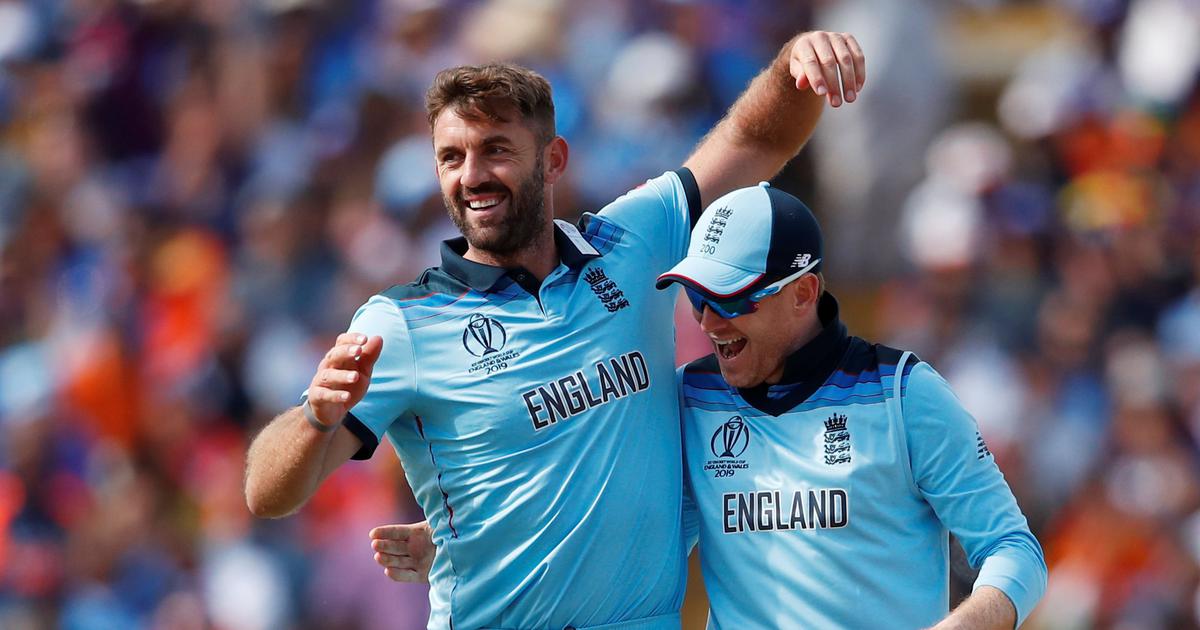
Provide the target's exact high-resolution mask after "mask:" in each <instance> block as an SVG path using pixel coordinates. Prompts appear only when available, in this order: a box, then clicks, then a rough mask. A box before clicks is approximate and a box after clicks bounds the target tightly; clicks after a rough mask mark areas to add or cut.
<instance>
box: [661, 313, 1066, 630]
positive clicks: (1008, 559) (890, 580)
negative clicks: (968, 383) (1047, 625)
mask: <svg viewBox="0 0 1200 630" xmlns="http://www.w3.org/2000/svg"><path fill="white" fill-rule="evenodd" d="M819 312H820V314H821V317H822V321H823V322H825V328H824V330H823V331H822V332H821V333H820V335H819V336H818V337H816V338H815V339H814V340H812V341H811V342H809V343H808V344H807V345H805V346H804V347H803V348H801V349H800V350H799V351H798V352H797V353H796V354H794V355H792V356H791V357H789V359H788V362H787V365H786V368H785V371H784V378H783V380H782V381H781V384H780V385H776V386H770V387H764V386H760V387H756V388H751V389H742V390H739V389H736V388H731V387H729V386H728V384H726V383H725V381H724V380H723V379H722V378H721V375H720V371H719V368H718V365H717V362H716V360H715V358H714V357H712V356H709V357H707V358H705V359H701V360H699V361H697V362H694V363H692V364H690V365H688V366H685V367H684V368H682V369H681V370H680V372H679V373H680V382H681V390H682V396H683V402H684V409H683V414H684V415H683V438H684V452H685V460H686V461H685V469H686V472H685V477H686V481H687V484H688V490H687V494H688V501H687V503H688V507H687V508H685V510H686V511H687V512H688V515H687V517H686V518H687V520H688V521H689V522H690V526H689V529H691V530H692V532H694V531H695V529H694V528H695V519H697V518H698V519H699V543H700V560H701V566H702V568H703V575H704V583H705V586H706V588H707V590H708V596H709V601H710V611H709V628H712V629H719V628H726V629H738V630H740V629H744V628H822V629H823V628H896V629H900V630H903V629H911V628H926V627H929V626H931V625H933V624H934V623H936V622H937V621H939V620H940V619H942V618H943V617H945V615H946V613H947V611H948V607H949V601H948V600H949V557H950V555H949V546H948V531H949V532H953V533H954V535H955V536H956V537H958V539H959V540H960V541H961V542H962V545H963V548H964V549H965V550H966V552H967V557H968V559H969V561H970V563H971V565H972V566H974V567H980V566H982V568H981V569H980V573H979V578H978V579H977V580H976V582H975V587H976V588H978V587H979V586H982V585H991V586H994V587H996V588H998V589H1000V590H1001V591H1003V592H1004V593H1005V594H1006V595H1007V596H1008V597H1009V599H1010V600H1012V602H1013V603H1014V605H1015V606H1016V609H1017V613H1018V617H1019V619H1020V620H1021V621H1023V620H1024V619H1025V617H1026V616H1027V615H1028V614H1029V612H1030V610H1032V609H1033V607H1034V605H1035V604H1036V603H1037V601H1038V599H1039V598H1040V597H1041V595H1042V592H1043V591H1044V590H1045V584H1046V565H1045V562H1044V560H1043V558H1042V550H1041V547H1040V546H1039V545H1038V542H1037V540H1036V539H1035V538H1034V537H1033V535H1032V534H1030V532H1029V527H1028V525H1027V523H1026V521H1025V517H1024V516H1023V515H1022V514H1021V511H1020V509H1019V508H1018V507H1017V503H1016V501H1015V499H1014V498H1013V496H1012V492H1011V491H1010V490H1009V488H1008V485H1007V484H1006V483H1005V481H1004V477H1003V475H1002V474H1001V473H1000V470H999V469H998V468H997V467H996V462H995V459H994V458H993V457H992V455H991V453H990V452H989V451H988V449H987V445H986V444H985V443H984V441H983V438H982V437H981V436H980V434H979V432H978V430H977V428H976V424H975V421H974V419H973V418H972V417H971V416H970V415H969V414H968V413H967V412H966V411H965V410H964V409H963V408H962V405H961V404H960V403H959V401H958V399H957V398H955V396H954V394H953V393H952V392H951V391H950V388H949V386H948V385H947V384H946V382H945V381H944V380H942V378H941V377H940V376H939V375H938V374H937V372H935V371H934V370H933V368H931V367H930V366H929V365H928V364H927V363H923V362H920V361H919V360H918V359H916V358H915V357H913V356H912V355H911V354H902V353H900V352H899V351H896V350H892V349H890V348H886V347H884V346H879V345H872V344H869V343H867V342H866V341H863V340H862V339H859V338H857V337H850V336H848V335H847V333H846V328H845V326H843V325H842V324H841V322H840V321H838V317H837V302H836V301H835V300H834V299H833V297H832V296H830V295H829V294H825V295H824V296H822V298H821V302H820V305H819ZM898 363H899V364H901V365H902V366H903V369H901V370H900V372H901V374H902V375H903V376H902V378H901V379H900V380H899V382H898V383H897V380H896V372H897V364H898ZM693 500H694V503H692V501H693ZM695 510H698V514H697V513H696V512H695Z"/></svg>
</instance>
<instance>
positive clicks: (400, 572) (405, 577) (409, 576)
mask: <svg viewBox="0 0 1200 630" xmlns="http://www.w3.org/2000/svg"><path fill="white" fill-rule="evenodd" d="M383 574H384V575H386V576H388V577H389V578H391V579H392V581H394V582H404V583H406V584H419V583H422V582H425V580H424V579H422V577H421V574H420V573H418V572H417V571H413V570H409V569H393V568H390V567H389V568H386V569H384V570H383Z"/></svg>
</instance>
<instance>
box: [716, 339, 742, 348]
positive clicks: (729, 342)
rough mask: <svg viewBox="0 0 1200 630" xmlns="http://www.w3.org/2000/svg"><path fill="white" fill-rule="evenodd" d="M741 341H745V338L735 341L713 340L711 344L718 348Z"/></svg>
mask: <svg viewBox="0 0 1200 630" xmlns="http://www.w3.org/2000/svg"><path fill="white" fill-rule="evenodd" d="M743 339H745V337H738V338H737V339H727V340H725V341H721V340H720V339H713V343H715V344H717V345H718V346H728V345H729V344H731V343H737V342H739V341H741V340H743Z"/></svg>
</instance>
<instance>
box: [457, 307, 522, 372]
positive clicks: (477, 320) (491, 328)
mask: <svg viewBox="0 0 1200 630" xmlns="http://www.w3.org/2000/svg"><path fill="white" fill-rule="evenodd" d="M462 343H463V348H466V350H467V352H469V353H471V355H472V356H475V357H479V360H478V361H476V362H474V363H472V364H471V368H470V370H469V371H470V372H471V373H475V372H483V373H484V374H493V373H495V372H499V371H500V370H503V369H504V368H507V367H508V362H509V361H511V360H512V359H515V358H517V357H518V356H520V353H518V352H517V351H516V350H508V351H504V344H506V343H508V332H506V331H505V330H504V326H503V325H502V324H501V323H500V322H499V321H497V320H496V319H495V318H493V317H488V316H487V315H480V314H479V313H474V314H472V315H471V317H470V318H469V319H467V327H466V329H464V330H463V335H462Z"/></svg>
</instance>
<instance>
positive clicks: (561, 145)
mask: <svg viewBox="0 0 1200 630" xmlns="http://www.w3.org/2000/svg"><path fill="white" fill-rule="evenodd" d="M542 151H543V154H542V164H544V165H545V169H546V170H545V172H544V173H542V175H543V176H544V177H545V181H546V183H547V184H550V185H553V184H554V183H555V182H557V181H558V179H559V178H560V177H562V175H563V173H565V172H566V171H567V161H568V158H569V157H570V155H571V150H570V147H568V146H567V141H566V140H564V139H563V137H562V136H554V139H553V140H551V141H550V142H548V143H547V144H546V147H545V148H544V149H542Z"/></svg>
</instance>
